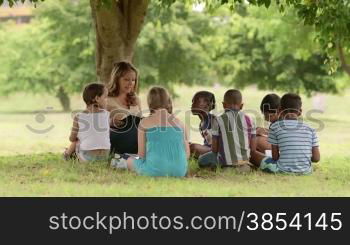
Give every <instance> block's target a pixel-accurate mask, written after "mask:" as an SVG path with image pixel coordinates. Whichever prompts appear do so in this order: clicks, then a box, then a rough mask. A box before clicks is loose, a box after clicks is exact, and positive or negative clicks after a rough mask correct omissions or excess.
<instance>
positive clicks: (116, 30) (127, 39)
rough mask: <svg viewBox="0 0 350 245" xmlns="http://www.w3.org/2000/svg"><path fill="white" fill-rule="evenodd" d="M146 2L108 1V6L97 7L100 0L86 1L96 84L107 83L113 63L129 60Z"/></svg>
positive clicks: (143, 16) (135, 0)
mask: <svg viewBox="0 0 350 245" xmlns="http://www.w3.org/2000/svg"><path fill="white" fill-rule="evenodd" d="M149 1H150V0H111V4H110V6H101V4H100V3H101V0H90V6H91V14H92V18H93V20H94V25H95V30H96V74H97V77H98V80H99V81H100V82H103V83H108V82H109V80H110V75H111V71H112V68H113V64H114V63H115V62H118V61H129V62H131V61H132V58H133V55H134V46H135V43H136V40H137V38H138V36H139V34H140V32H141V29H142V25H143V23H144V19H145V16H146V13H147V7H148V4H149Z"/></svg>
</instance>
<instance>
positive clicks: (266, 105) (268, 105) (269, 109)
mask: <svg viewBox="0 0 350 245" xmlns="http://www.w3.org/2000/svg"><path fill="white" fill-rule="evenodd" d="M280 104H281V98H280V97H279V96H278V95H277V94H268V95H266V96H265V97H264V98H263V99H262V101H261V104H260V111H261V112H262V113H276V112H277V110H278V109H279V108H280Z"/></svg>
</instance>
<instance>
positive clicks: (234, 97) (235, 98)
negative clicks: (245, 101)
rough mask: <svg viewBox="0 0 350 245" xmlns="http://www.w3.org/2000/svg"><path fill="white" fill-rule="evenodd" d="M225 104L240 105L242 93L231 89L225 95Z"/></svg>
mask: <svg viewBox="0 0 350 245" xmlns="http://www.w3.org/2000/svg"><path fill="white" fill-rule="evenodd" d="M224 102H225V103H228V104H232V105H239V104H241V103H242V93H241V91H239V90H237V89H229V90H227V91H226V93H225V94H224Z"/></svg>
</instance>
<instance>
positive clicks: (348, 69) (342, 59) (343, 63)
mask: <svg viewBox="0 0 350 245" xmlns="http://www.w3.org/2000/svg"><path fill="white" fill-rule="evenodd" d="M337 46H338V47H337V48H338V53H339V59H340V63H341V66H342V68H343V70H344V71H345V72H346V73H347V74H348V75H349V76H350V65H349V64H348V63H347V62H346V58H345V54H344V50H343V47H342V46H341V44H339V43H338V44H337Z"/></svg>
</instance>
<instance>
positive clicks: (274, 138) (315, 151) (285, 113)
mask: <svg viewBox="0 0 350 245" xmlns="http://www.w3.org/2000/svg"><path fill="white" fill-rule="evenodd" d="M301 107H302V101H301V98H300V96H299V95H297V94H292V93H288V94H285V95H284V96H283V97H282V98H281V107H280V119H279V120H278V121H276V122H274V123H273V124H271V126H270V129H269V138H268V142H269V143H270V144H271V145H272V158H271V157H263V159H261V164H260V169H261V170H262V171H265V172H269V173H294V174H310V173H312V164H311V163H312V162H319V161H320V151H319V144H318V138H317V135H316V132H315V130H314V129H312V128H311V127H309V126H308V125H307V124H305V123H303V122H302V121H301V120H299V117H300V115H301V112H302V109H301ZM260 157H261V156H260ZM255 160H259V159H255Z"/></svg>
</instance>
